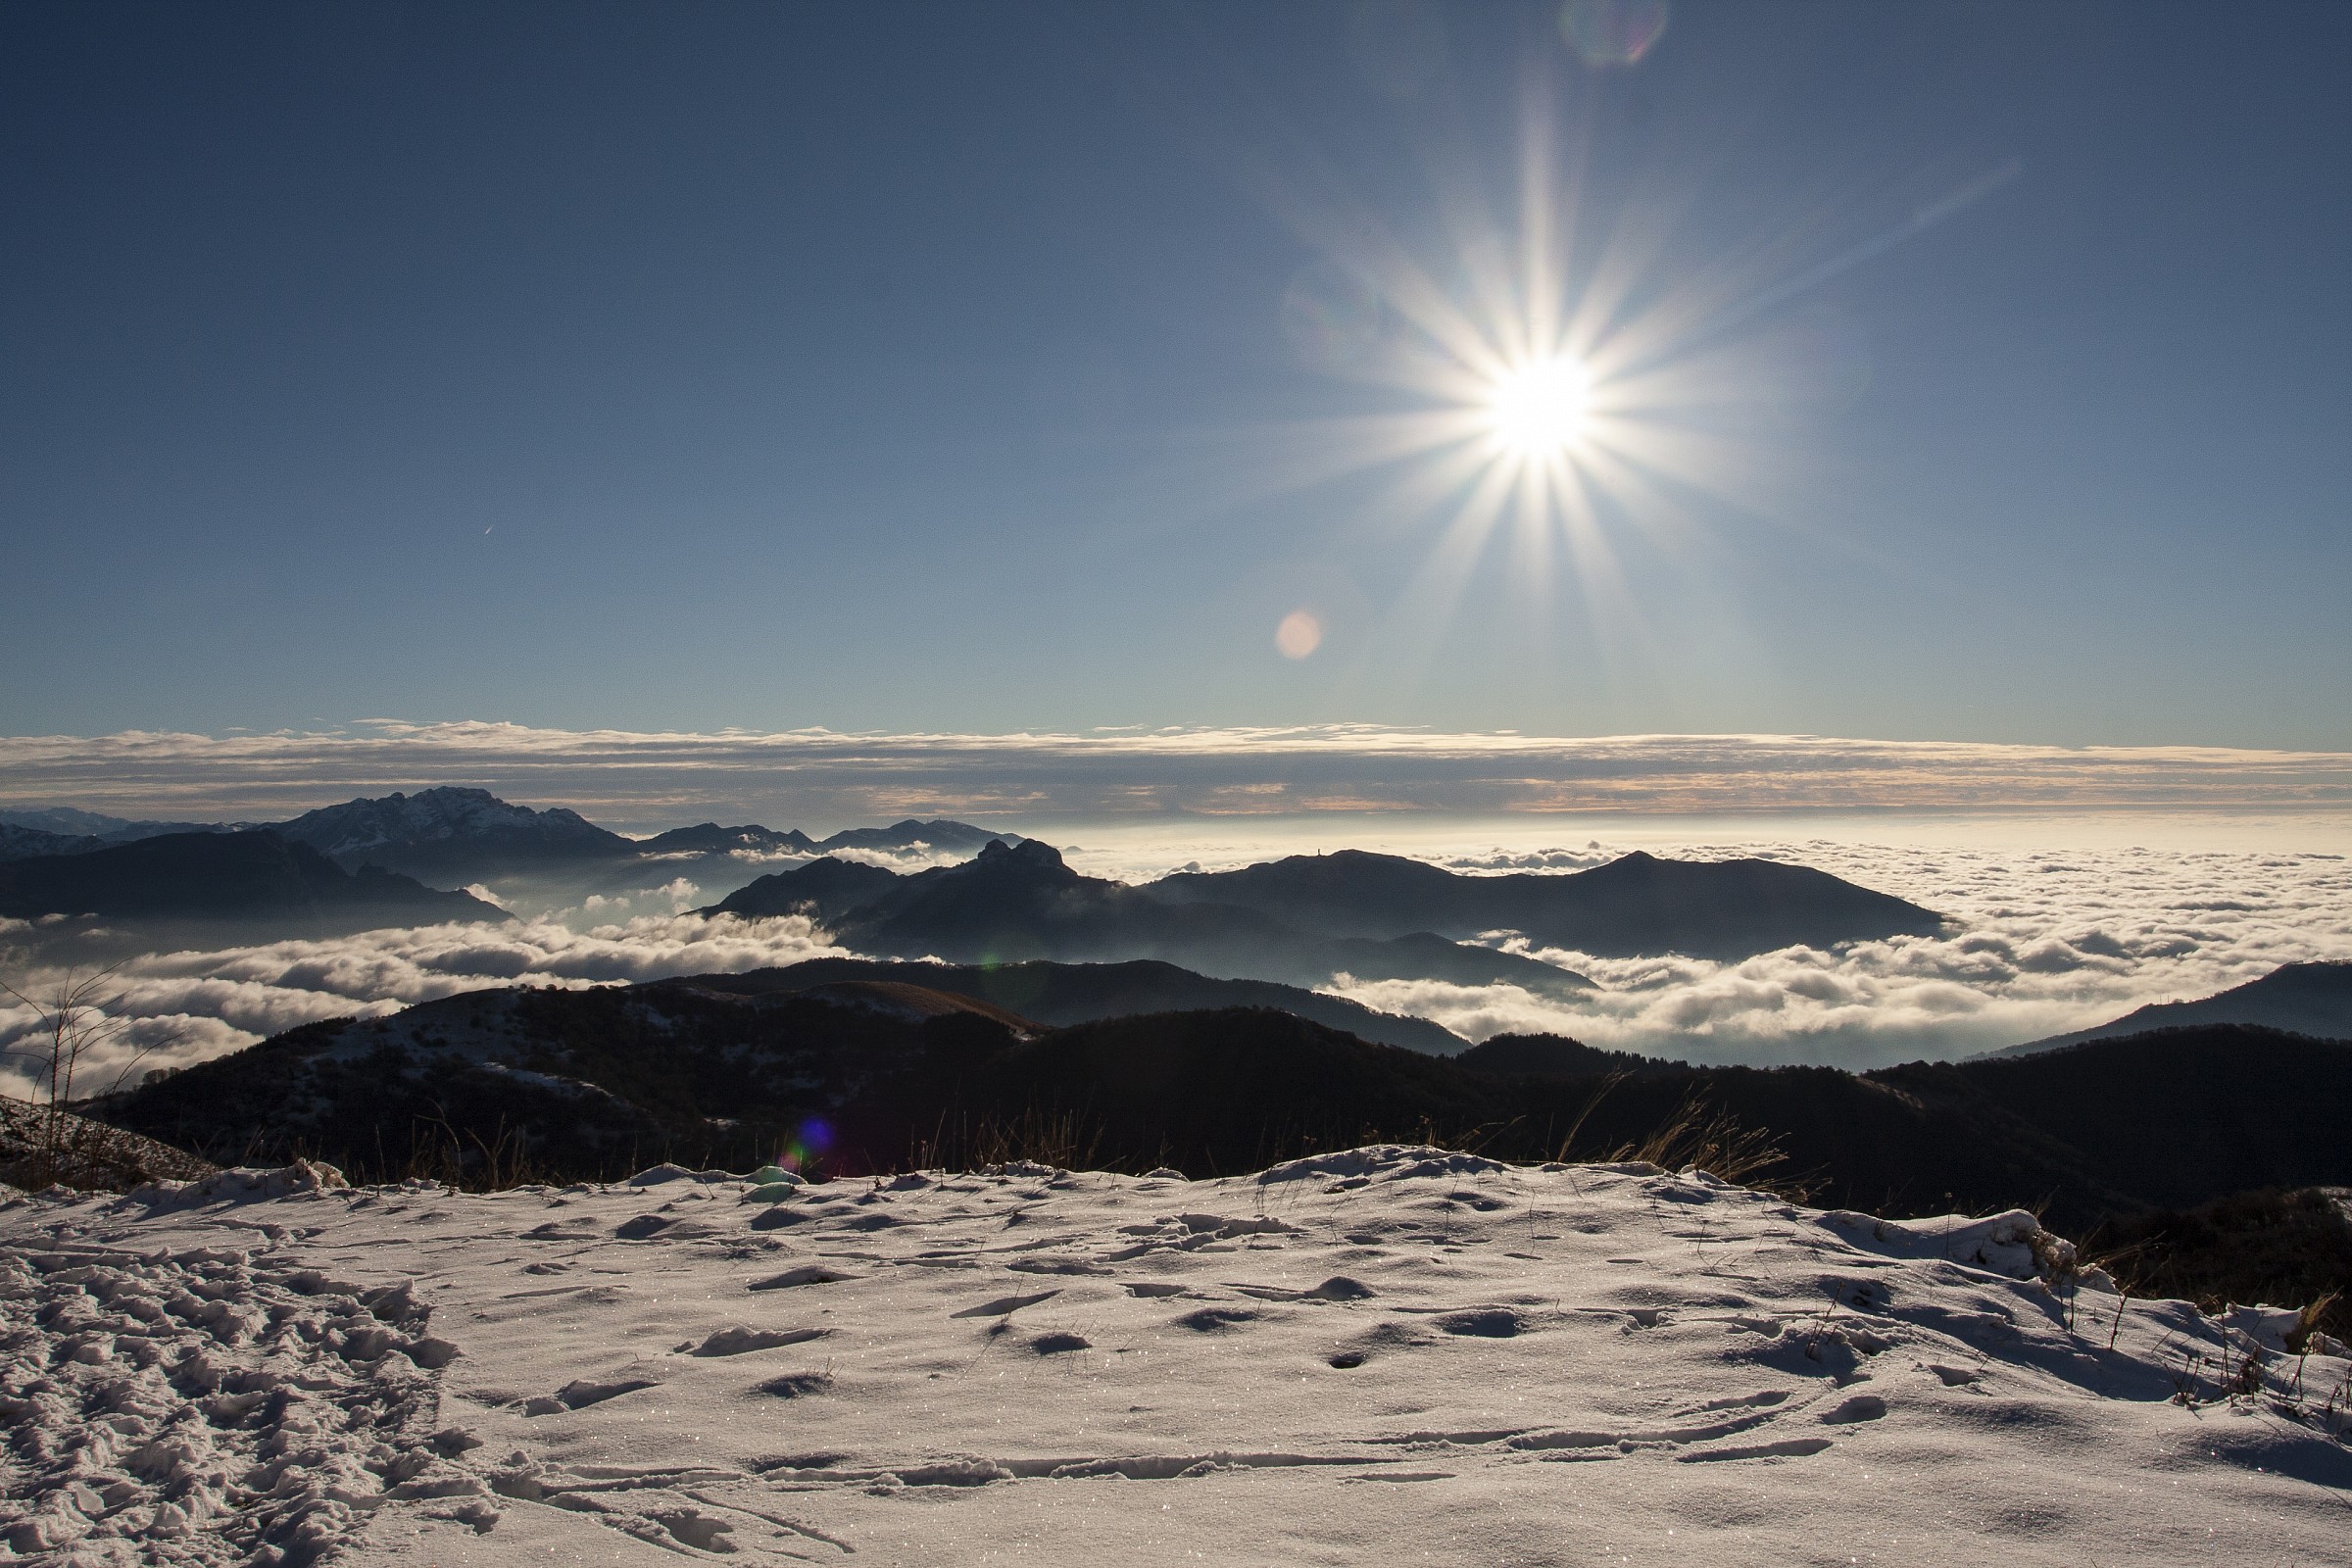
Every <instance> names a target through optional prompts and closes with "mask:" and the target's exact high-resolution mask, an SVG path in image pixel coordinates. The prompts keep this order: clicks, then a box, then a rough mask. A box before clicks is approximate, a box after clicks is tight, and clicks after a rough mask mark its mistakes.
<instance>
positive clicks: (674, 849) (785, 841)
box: [637, 822, 816, 855]
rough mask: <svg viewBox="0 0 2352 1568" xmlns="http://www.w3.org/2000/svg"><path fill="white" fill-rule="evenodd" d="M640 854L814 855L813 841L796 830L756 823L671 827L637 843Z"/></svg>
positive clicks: (814, 843)
mask: <svg viewBox="0 0 2352 1568" xmlns="http://www.w3.org/2000/svg"><path fill="white" fill-rule="evenodd" d="M637 853H638V854H640V855H736V854H745V855H813V854H815V853H816V841H815V840H814V839H811V838H810V837H809V835H808V834H806V833H804V832H802V831H801V830H800V829H799V828H789V829H787V830H786V831H784V832H782V833H778V832H776V831H775V830H774V829H773V828H764V827H761V826H760V825H759V824H758V823H756V822H754V823H747V824H746V825H745V826H742V827H720V826H719V825H718V824H717V823H716V822H698V823H696V824H695V825H694V826H693V827H673V828H671V829H670V830H669V831H668V832H666V833H657V834H655V835H654V836H653V837H652V838H650V839H640V840H638V841H637Z"/></svg>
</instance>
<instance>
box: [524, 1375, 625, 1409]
mask: <svg viewBox="0 0 2352 1568" xmlns="http://www.w3.org/2000/svg"><path fill="white" fill-rule="evenodd" d="M654 1386H655V1385H654V1380H653V1379H652V1378H620V1379H617V1380H615V1381H613V1382H611V1383H593V1382H590V1381H589V1380H587V1379H586V1378H575V1379H574V1380H572V1381H571V1382H569V1383H566V1384H564V1386H563V1387H562V1388H560V1389H558V1390H557V1391H556V1392H555V1393H554V1394H552V1395H542V1396H541V1397H538V1398H536V1399H525V1400H523V1401H522V1413H523V1414H524V1415H555V1414H556V1413H558V1412H559V1411H563V1410H585V1409H587V1408H588V1407H589V1406H590V1405H592V1404H602V1403H604V1402H605V1401H606V1400H607V1399H617V1398H619V1397H621V1396H622V1395H624V1394H635V1393H636V1392H637V1391H638V1390H639V1389H650V1388H653V1387H654Z"/></svg>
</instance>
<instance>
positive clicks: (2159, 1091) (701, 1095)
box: [96, 967, 2352, 1234]
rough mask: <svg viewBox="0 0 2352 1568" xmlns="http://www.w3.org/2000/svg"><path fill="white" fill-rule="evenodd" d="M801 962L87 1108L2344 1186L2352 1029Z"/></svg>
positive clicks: (2077, 1205) (318, 1149)
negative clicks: (1763, 1141)
mask: <svg viewBox="0 0 2352 1568" xmlns="http://www.w3.org/2000/svg"><path fill="white" fill-rule="evenodd" d="M788 973H789V972H786V971H779V972H778V974H788ZM807 977H809V978H813V979H815V980H816V983H815V984H813V985H809V986H803V987H799V988H797V989H776V988H775V987H774V984H773V982H774V981H775V980H776V978H777V977H776V975H767V976H759V977H743V976H733V977H724V976H711V977H704V978H702V979H700V980H693V981H660V982H655V983H653V984H649V985H641V986H632V987H625V988H612V989H603V990H594V991H556V990H548V991H530V990H496V991H486V992H476V993H472V994H469V995H466V996H462V997H455V998H450V999H447V1000H445V1001H441V1002H435V1003H428V1004H424V1005H419V1006H416V1007H412V1008H410V1009H408V1010H407V1011H405V1012H402V1013H400V1014H398V1015H397V1016H395V1017H392V1018H385V1019H376V1020H367V1021H358V1020H347V1021H343V1022H337V1023H327V1024H317V1025H310V1026H306V1027H305V1028H302V1029H297V1030H294V1031H290V1032H289V1033H287V1034H285V1035H281V1036H278V1037H276V1038H274V1039H272V1040H270V1041H267V1042H264V1043H263V1044H262V1045H259V1046H256V1047H253V1048H251V1049H250V1050H248V1051H245V1052H240V1053H237V1054H234V1055H230V1056H225V1057H221V1058H220V1059H218V1060H215V1061H211V1062H207V1063H204V1064H202V1065H199V1066H195V1067H191V1068H188V1069H186V1070H184V1071H182V1072H179V1073H175V1074H172V1076H170V1077H168V1078H164V1079H162V1080H160V1081H158V1082H154V1083H151V1084H149V1085H147V1086H145V1087H143V1088H141V1089H139V1090H138V1091H136V1092H134V1093H131V1094H129V1095H126V1096H123V1097H119V1098H118V1099H116V1100H114V1101H111V1102H109V1103H106V1104H104V1105H103V1106H100V1107H96V1108H97V1111H98V1113H100V1114H103V1115H104V1116H105V1118H106V1119H108V1120H110V1121H114V1122H117V1123H119V1124H120V1125H123V1126H125V1127H128V1128H130V1129H131V1130H133V1131H136V1132H139V1133H141V1134H144V1135H146V1136H149V1137H154V1138H158V1139H161V1140H163V1141H165V1142H168V1143H171V1144H174V1145H176V1146H179V1147H181V1148H185V1149H189V1150H191V1151H194V1152H197V1153H200V1154H204V1155H206V1156H207V1157H212V1158H216V1159H225V1158H237V1159H252V1158H281V1157H287V1156H290V1155H292V1154H296V1153H315V1154H320V1155H323V1156H324V1157H326V1158H329V1159H332V1160H334V1161H336V1162H337V1163H340V1164H348V1165H351V1166H353V1167H355V1168H357V1169H359V1170H361V1171H363V1172H389V1173H394V1174H397V1173H399V1172H400V1171H401V1170H403V1169H405V1168H410V1167H413V1166H415V1165H416V1164H417V1161H418V1159H419V1157H420V1153H419V1152H420V1151H421V1152H424V1153H430V1152H431V1151H433V1150H446V1151H449V1154H448V1158H449V1159H450V1160H452V1161H455V1166H454V1167H453V1168H462V1167H463V1166H464V1165H465V1164H466V1161H467V1160H471V1161H473V1162H474V1164H475V1166H476V1168H486V1167H487V1166H488V1165H495V1164H496V1163H497V1161H498V1160H500V1159H504V1160H507V1161H509V1162H510V1164H513V1162H515V1161H519V1162H520V1164H519V1165H515V1167H514V1168H524V1167H527V1168H528V1169H530V1170H532V1171H535V1172H538V1173H540V1174H543V1175H547V1176H550V1177H571V1176H613V1175H618V1174H623V1173H625V1172H626V1171H628V1170H631V1169H635V1168H638V1167H640V1166H642V1165H644V1164H648V1163H651V1162H652V1161H653V1160H655V1159H656V1158H661V1157H670V1158H679V1159H682V1160H687V1161H690V1162H695V1163H713V1164H724V1165H727V1166H728V1167H729V1168H736V1169H741V1168H747V1167H748V1166H749V1165H750V1164H752V1163H755V1162H758V1161H760V1160H762V1159H765V1158H768V1157H772V1156H773V1154H774V1153H775V1152H777V1150H779V1149H781V1148H782V1147H784V1145H785V1144H786V1143H787V1142H791V1141H795V1140H798V1141H800V1142H802V1143H805V1144H806V1143H809V1141H810V1140H812V1139H817V1137H818V1134H817V1131H816V1129H820V1128H821V1129H822V1131H823V1133H824V1136H825V1137H827V1138H829V1139H830V1140H831V1142H830V1143H828V1144H826V1149H827V1151H828V1152H826V1153H825V1155H824V1158H825V1160H826V1161H827V1162H828V1163H827V1168H829V1169H832V1170H835V1171H839V1172H858V1171H865V1170H878V1169H890V1168H897V1167H900V1166H903V1165H905V1164H906V1163H907V1162H909V1161H910V1160H915V1159H918V1158H929V1159H938V1158H943V1157H944V1158H955V1157H957V1151H962V1152H964V1153H966V1154H970V1153H971V1152H975V1151H982V1150H991V1149H993V1150H996V1151H998V1153H997V1155H996V1156H995V1157H1007V1156H1008V1154H1009V1153H1012V1152H1027V1153H1032V1154H1051V1153H1056V1152H1058V1154H1059V1155H1060V1156H1062V1162H1063V1163H1072V1164H1089V1165H1104V1166H1109V1167H1112V1168H1124V1169H1130V1170H1135V1169H1145V1168H1149V1167H1151V1166H1154V1165H1160V1164H1170V1165H1174V1166H1177V1167H1178V1168H1181V1169H1184V1170H1186V1171H1189V1172H1192V1173H1195V1174H1209V1173H1231V1172H1236V1171H1243V1170H1249V1169H1254V1168H1257V1167H1260V1166H1262V1165H1264V1164H1265V1163H1267V1162H1268V1161H1269V1160H1272V1159H1278V1158H1283V1157H1288V1156H1290V1155H1295V1154H1299V1153H1303V1152H1316V1151H1319V1150H1325V1149H1334V1148H1346V1147H1352V1146H1354V1145H1359V1144H1364V1143H1368V1142H1408V1141H1433V1140H1434V1141H1442V1142H1446V1143H1450V1144H1452V1145H1454V1146H1456V1147H1475V1148H1479V1149H1482V1150H1483V1151H1485V1152H1489V1153H1492V1154H1495V1155H1496V1156H1498V1157H1504V1158H1512V1159H1521V1160H1536V1159H1544V1158H1549V1157H1554V1156H1558V1155H1561V1154H1563V1153H1565V1154H1567V1155H1570V1156H1573V1157H1586V1158H1592V1157H1610V1156H1613V1155H1616V1154H1618V1153H1620V1152H1624V1151H1628V1150H1632V1149H1639V1148H1642V1146H1644V1145H1648V1144H1652V1143H1654V1142H1655V1141H1656V1140H1657V1139H1658V1137H1659V1135H1660V1134H1661V1132H1662V1130H1666V1129H1672V1128H1676V1127H1680V1128H1682V1129H1684V1132H1683V1134H1682V1135H1680V1136H1678V1137H1677V1138H1675V1139H1670V1140H1668V1144H1669V1147H1667V1148H1665V1149H1663V1150H1662V1151H1661V1153H1662V1155H1663V1157H1666V1158H1668V1159H1671V1160H1674V1161H1676V1162H1680V1161H1682V1160H1685V1159H1689V1158H1694V1157H1699V1152H1700V1151H1701V1150H1702V1149H1703V1147H1704V1145H1705V1142H1706V1140H1705V1138H1703V1137H1701V1136H1699V1135H1700V1134H1703V1133H1705V1132H1706V1131H1707V1129H1708V1128H1709V1127H1710V1126H1711V1125H1712V1126H1714V1127H1715V1130H1716V1131H1717V1132H1719V1133H1720V1132H1721V1131H1722V1128H1721V1125H1720V1124H1721V1123H1722V1121H1723V1120H1724V1119H1725V1118H1729V1119H1730V1120H1731V1121H1733V1122H1735V1123H1736V1124H1737V1126H1738V1127H1740V1128H1745V1129H1748V1130H1750V1131H1752V1132H1760V1133H1762V1134H1765V1135H1768V1137H1769V1140H1770V1141H1771V1142H1772V1143H1774V1144H1776V1145H1777V1146H1778V1148H1779V1149H1780V1151H1781V1152H1782V1156H1783V1157H1782V1158H1781V1160H1780V1162H1779V1164H1778V1165H1777V1166H1775V1167H1773V1168H1772V1169H1771V1170H1770V1171H1768V1172H1767V1173H1766V1174H1767V1176H1768V1177H1771V1178H1773V1179H1777V1180H1779V1181H1782V1182H1784V1183H1793V1184H1795V1185H1797V1186H1800V1187H1802V1188H1803V1189H1805V1190H1806V1191H1808V1192H1809V1193H1810V1194H1811V1196H1812V1197H1813V1199H1814V1201H1819V1202H1823V1203H1826V1204H1831V1205H1837V1206H1844V1207H1851V1208H1858V1209H1865V1210H1869V1211H1872V1212H1878V1213H1886V1214H1894V1215H1914V1214H1934V1213H1943V1212H1950V1211H1953V1210H1961V1211H1982V1210H1987V1209H1994V1208H2002V1207H2010V1206H2034V1207H2041V1208H2043V1209H2044V1211H2045V1212H2046V1214H2047V1215H2048V1216H2049V1218H2050V1221H2051V1223H2053V1224H2054V1225H2056V1226H2057V1227H2059V1228H2060V1229H2061V1230H2064V1231H2068V1232H2071V1233H2074V1234H2081V1233H2082V1232H2083V1231H2085V1230H2087V1229H2088V1228H2089V1227H2090V1226H2092V1225H2094V1224H2096V1223H2099V1222H2100V1221H2102V1220H2106V1219H2111V1218H2118V1217H2124V1216H2130V1215H2132V1214H2136V1213H2142V1212H2147V1211H2151V1210H2156V1209H2162V1208H2183V1207H2187V1206H2191V1205H2194V1204H2197V1203H2201V1202H2206V1201H2211V1200H2213V1199H2215V1198H2219V1197H2222V1196H2224V1195H2226V1194H2229V1193H2233V1192H2239V1191H2243V1190H2246V1189H2249V1188H2260V1187H2278V1188H2282V1189H2291V1188H2301V1187H2309V1186H2327V1185H2342V1184H2346V1183H2352V1141H2347V1140H2346V1139H2345V1138H2344V1137H2343V1136H2342V1131H2341V1129H2342V1128H2343V1126H2344V1125H2345V1124H2346V1118H2347V1115H2348V1113H2352V1046H2347V1045H2344V1044H2341V1043H2331V1042H2323V1041H2315V1040H2309V1039H2305V1038H2302V1037H2299V1036H2293V1035H2285V1034H2280V1033H2278V1032H2277V1031H2270V1030H2260V1029H2249V1028H2239V1027H2217V1028H2210V1029H2204V1030H2176V1031H2167V1032H2164V1033H2160V1034H2156V1035H2148V1036H2138V1037H2133V1038H2131V1039H2128V1040H2120V1041H2110V1042H2100V1043H2097V1044H2094V1045H2090V1046H2082V1047H2077V1048H2073V1049H2071V1050H2068V1051H2062V1052H2055V1053H2051V1054H2047V1055H2042V1056H2034V1057H2027V1058H2022V1059H2018V1060H2011V1061H1992V1062H1985V1061H1979V1062H1963V1063H1957V1064H1949V1063H1940V1064H1931V1063H1912V1064H1908V1065H1906V1066H1902V1067H1896V1068H1890V1069H1887V1070H1885V1071H1881V1072H1875V1073H1870V1074H1859V1075H1858V1074H1853V1073H1847V1072H1841V1071H1838V1070H1836V1069H1833V1068H1826V1067H1788V1068H1740V1067H1686V1066H1682V1065H1679V1064H1671V1063H1645V1064H1639V1065H1635V1066H1631V1067H1629V1065H1628V1064H1627V1063H1625V1062H1624V1061H1623V1060H1622V1059H1621V1058H1619V1057H1617V1056H1615V1055H1614V1054H1609V1053H1596V1052H1587V1051H1585V1049H1584V1048H1582V1047H1579V1046H1577V1045H1576V1044H1575V1043H1574V1042H1567V1041H1548V1042H1547V1041H1540V1040H1528V1039H1520V1040H1516V1041H1504V1042H1497V1043H1495V1044H1494V1045H1493V1046H1492V1047H1481V1048H1479V1051H1478V1052H1473V1053H1466V1054H1463V1055H1461V1056H1457V1057H1451V1058H1448V1057H1442V1056H1435V1055H1430V1054H1424V1053H1420V1052H1413V1051H1406V1050H1400V1049H1397V1048H1396V1047H1391V1046H1383V1045H1375V1044H1371V1043H1368V1042H1365V1041H1363V1040H1360V1039H1357V1038H1355V1037H1354V1036H1352V1035H1349V1034H1348V1033H1345V1032H1343V1031H1340V1030H1336V1029H1331V1028H1328V1027H1326V1026H1325V1025H1323V1024H1319V1023H1316V1022H1314V1021H1312V1020H1310V1019H1306V1018H1301V1017H1299V1016H1297V1015H1296V1014H1293V1013H1290V1012H1286V1011H1281V1010H1277V1009H1273V1008H1230V1007H1228V1008H1219V1009H1214V1010H1198V1011H1179V1012H1159V1013H1148V1014H1136V1015H1127V1016H1121V1017H1110V1018H1102V1019H1097V1020H1094V1021H1090V1022H1085V1023H1079V1024H1075V1025H1071V1026H1068V1027H1064V1028H1055V1029H1047V1030H1045V1031H1044V1032H1042V1033H1040V1032H1038V1030H1037V1028H1036V1026H1035V1025H1034V1024H1032V1023H1031V1022H1030V1021H1029V1020H1031V1019H1032V1018H1034V1016H1035V1015H1034V1013H1033V1012H1031V1011H1030V1010H1029V1009H1028V1008H1027V1007H1014V1006H1011V1005H1007V1004H1006V1003H1004V1002H998V1001H993V1000H991V999H980V1000H978V1001H974V1000H973V999H971V998H968V997H963V996H959V995H958V994H957V993H955V992H952V991H949V990H947V989H945V988H942V987H938V986H921V985H916V984H914V983H912V982H910V981H907V980H904V979H900V978H897V977H896V974H895V972H894V971H881V972H877V971H876V970H875V969H873V968H871V967H868V968H863V969H858V970H846V971H845V970H834V971H827V970H825V969H822V968H816V969H811V970H809V971H807ZM819 977H821V978H819ZM1049 978H1052V977H1049ZM1572 1134H1573V1137H1572ZM958 1140H960V1142H958ZM819 1141H821V1140H819ZM469 1150H470V1151H473V1152H472V1153H470V1154H468V1153H467V1152H466V1151H469ZM493 1151H503V1153H498V1154H494V1153H493ZM925 1151H928V1153H925Z"/></svg>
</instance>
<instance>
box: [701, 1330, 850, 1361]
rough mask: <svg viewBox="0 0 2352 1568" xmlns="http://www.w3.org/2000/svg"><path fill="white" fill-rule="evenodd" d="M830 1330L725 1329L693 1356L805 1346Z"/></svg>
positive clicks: (708, 1340) (819, 1338)
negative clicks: (783, 1346) (782, 1346)
mask: <svg viewBox="0 0 2352 1568" xmlns="http://www.w3.org/2000/svg"><path fill="white" fill-rule="evenodd" d="M832 1332H833V1331H832V1330H831V1329H747V1328H740V1327H738V1328H725V1329H720V1330H719V1331H718V1332H717V1333H715V1334H713V1335H711V1337H710V1338H709V1339H706V1340H705V1341H703V1343H702V1344H700V1345H698V1346H696V1347H695V1348H694V1349H693V1350H692V1351H690V1352H689V1353H690V1354H694V1355H742V1354H744V1353H746V1352H747V1351H751V1350H772V1349H774V1348H777V1347H778V1346H781V1345H806V1344H807V1343H808V1342H809V1341H810V1340H821V1339H823V1338H824V1337H825V1336H826V1335H828V1334H830V1333H832Z"/></svg>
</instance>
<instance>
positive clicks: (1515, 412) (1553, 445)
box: [1487, 354, 1593, 459]
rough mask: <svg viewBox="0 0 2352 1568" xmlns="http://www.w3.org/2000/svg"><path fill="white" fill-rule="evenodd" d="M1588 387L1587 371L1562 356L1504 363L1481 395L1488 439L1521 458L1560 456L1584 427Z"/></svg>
mask: <svg viewBox="0 0 2352 1568" xmlns="http://www.w3.org/2000/svg"><path fill="white" fill-rule="evenodd" d="M1592 390H1593V378H1592V376H1591V374H1590V373H1588V372H1587V371H1586V369H1585V368H1584V366H1583V365H1582V364H1581V363H1579V362H1578V361H1577V360H1575V359H1573V358H1572V357H1570V356H1568V355H1564V354H1562V355H1555V356H1553V357H1552V358H1550V359H1542V360H1530V361H1528V362H1526V363H1525V364H1521V365H1514V366H1512V367H1510V368H1508V369H1506V370H1504V371H1503V372H1502V374H1500V375H1499V376H1497V377H1495V383H1494V385H1493V386H1492V387H1491V388H1489V390H1488V393H1487V417H1488V420H1489V422H1490V426H1491V428H1492V429H1493V431H1494V434H1495V440H1496V441H1498V442H1500V443H1501V444H1502V446H1503V448H1504V449H1505V450H1506V451H1508V452H1511V453H1513V454H1515V455H1517V456H1518V457H1521V458H1526V459H1544V458H1552V457H1557V456H1560V455H1562V454H1565V453H1566V452H1567V451H1568V450H1569V448H1571V447H1572V446H1574V445H1575V444H1576V440H1577V437H1578V436H1579V435H1580V434H1582V433H1583V431H1584V426H1585V407H1586V403H1587V400H1588V399H1589V398H1590V397H1591V395H1592Z"/></svg>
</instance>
